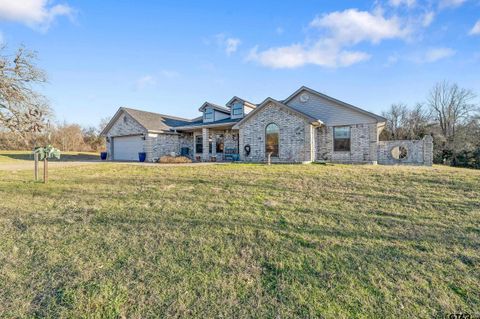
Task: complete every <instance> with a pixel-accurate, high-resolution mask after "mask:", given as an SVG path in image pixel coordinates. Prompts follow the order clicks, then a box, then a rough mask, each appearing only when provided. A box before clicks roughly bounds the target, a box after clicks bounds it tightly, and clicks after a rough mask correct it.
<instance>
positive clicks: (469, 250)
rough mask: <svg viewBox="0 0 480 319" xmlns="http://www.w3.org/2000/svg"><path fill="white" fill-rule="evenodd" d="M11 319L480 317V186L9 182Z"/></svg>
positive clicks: (2, 210)
mask: <svg viewBox="0 0 480 319" xmlns="http://www.w3.org/2000/svg"><path fill="white" fill-rule="evenodd" d="M0 198H1V201H0V235H1V240H0V317H7V318H17V317H50V318H72V317H85V316H87V314H88V316H90V317H92V318H117V317H125V318H148V317H197V318H212V317H229V318H230V317H234V318H243V317H261V318H290V317H302V318H305V317H322V316H323V317H325V318H333V317H337V318H343V317H377V318H406V317H409V316H410V317H412V318H413V317H417V318H431V317H432V316H434V315H439V314H445V313H452V312H455V313H458V312H464V313H465V312H468V313H471V314H476V315H477V316H478V315H480V267H479V265H480V171H474V170H466V169H453V168H447V167H434V168H415V167H402V168H399V167H382V166H346V165H345V166H343V165H295V166H294V165H272V166H263V165H242V164H232V165H216V166H193V167H168V168H167V167H162V166H161V165H159V166H149V167H145V166H130V165H119V164H102V165H95V166H94V165H91V166H88V165H87V166H82V167H70V168H61V169H60V168H59V169H55V170H51V172H50V183H49V184H47V185H43V184H40V183H34V182H32V181H31V172H30V171H19V172H5V171H3V172H2V171H0Z"/></svg>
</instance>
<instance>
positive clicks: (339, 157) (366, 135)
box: [317, 123, 378, 164]
mask: <svg viewBox="0 0 480 319" xmlns="http://www.w3.org/2000/svg"><path fill="white" fill-rule="evenodd" d="M349 127H350V143H351V144H350V151H349V152H335V151H334V150H333V128H334V127H333V126H322V127H320V128H318V129H317V140H318V142H317V160H323V161H329V162H339V163H359V164H362V163H364V164H368V163H370V164H375V163H376V162H377V141H378V132H377V124H376V123H372V124H355V125H349Z"/></svg>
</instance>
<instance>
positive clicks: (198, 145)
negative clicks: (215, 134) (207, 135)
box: [195, 135, 203, 153]
mask: <svg viewBox="0 0 480 319" xmlns="http://www.w3.org/2000/svg"><path fill="white" fill-rule="evenodd" d="M195 153H203V136H202V135H197V136H196V138H195Z"/></svg>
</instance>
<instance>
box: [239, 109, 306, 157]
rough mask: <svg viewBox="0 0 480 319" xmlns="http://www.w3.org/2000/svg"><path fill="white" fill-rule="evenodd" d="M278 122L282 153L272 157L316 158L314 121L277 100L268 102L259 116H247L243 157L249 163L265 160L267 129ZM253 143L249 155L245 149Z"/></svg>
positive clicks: (241, 151)
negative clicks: (311, 122)
mask: <svg viewBox="0 0 480 319" xmlns="http://www.w3.org/2000/svg"><path fill="white" fill-rule="evenodd" d="M270 123H275V124H276V125H278V127H279V129H280V140H279V150H278V151H279V156H278V158H272V162H288V163H303V162H310V161H312V156H313V155H312V145H314V143H315V141H314V139H315V134H313V133H312V132H313V130H314V128H313V126H312V125H311V124H310V122H309V121H308V120H307V119H305V118H304V117H301V116H299V115H297V114H296V113H294V112H292V111H290V110H289V109H287V108H284V107H280V106H278V105H275V104H273V103H270V104H268V105H266V106H265V107H264V108H263V109H262V110H260V111H259V112H258V113H256V114H255V116H253V117H251V118H249V119H247V120H246V121H245V122H244V123H242V125H241V127H240V134H239V135H240V136H239V139H240V143H239V144H240V159H241V160H243V161H246V162H264V161H266V160H267V154H266V153H265V128H266V126H267V125H268V124H270ZM246 145H249V146H250V148H251V151H250V154H249V155H248V156H247V155H246V153H245V151H244V148H245V146H246Z"/></svg>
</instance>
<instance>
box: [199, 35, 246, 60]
mask: <svg viewBox="0 0 480 319" xmlns="http://www.w3.org/2000/svg"><path fill="white" fill-rule="evenodd" d="M212 39H213V40H214V41H213V42H214V43H216V45H217V46H218V47H219V48H220V49H222V50H223V51H224V52H225V54H226V55H228V56H230V55H232V54H233V53H235V52H237V50H238V47H239V46H240V44H241V43H242V41H241V40H240V39H238V38H233V37H227V36H226V35H225V33H219V34H217V35H215V36H213V37H212V38H210V39H208V38H207V39H204V42H205V44H207V45H210V44H211V43H212Z"/></svg>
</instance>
